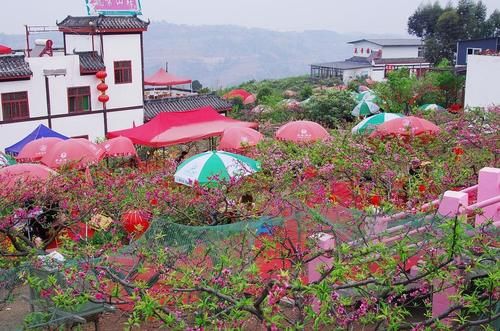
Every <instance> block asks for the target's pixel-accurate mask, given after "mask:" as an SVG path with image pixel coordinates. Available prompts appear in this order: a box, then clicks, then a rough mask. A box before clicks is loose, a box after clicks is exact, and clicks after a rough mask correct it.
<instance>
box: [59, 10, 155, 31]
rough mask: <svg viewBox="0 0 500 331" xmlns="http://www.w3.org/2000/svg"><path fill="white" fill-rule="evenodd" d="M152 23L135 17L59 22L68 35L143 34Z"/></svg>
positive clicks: (86, 18) (76, 19) (87, 18)
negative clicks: (83, 33) (81, 33)
mask: <svg viewBox="0 0 500 331" xmlns="http://www.w3.org/2000/svg"><path fill="white" fill-rule="evenodd" d="M150 23H151V22H150V21H149V20H148V21H147V22H146V21H143V20H142V19H140V18H139V17H137V16H136V15H134V16H107V15H102V14H101V15H95V16H71V15H68V16H67V17H66V18H65V19H64V20H62V22H58V23H57V26H58V27H59V31H62V32H66V33H79V32H87V33H106V32H143V31H146V30H147V29H148V26H149V24H150Z"/></svg>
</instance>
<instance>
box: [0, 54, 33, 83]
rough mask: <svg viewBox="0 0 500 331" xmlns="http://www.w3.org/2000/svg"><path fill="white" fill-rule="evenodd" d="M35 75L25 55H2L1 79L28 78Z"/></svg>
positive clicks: (0, 64) (0, 63)
mask: <svg viewBox="0 0 500 331" xmlns="http://www.w3.org/2000/svg"><path fill="white" fill-rule="evenodd" d="M31 75H33V72H32V71H31V69H30V65H29V63H28V62H26V61H25V59H24V56H23V55H19V56H0V80H5V79H19V78H27V77H30V76H31Z"/></svg>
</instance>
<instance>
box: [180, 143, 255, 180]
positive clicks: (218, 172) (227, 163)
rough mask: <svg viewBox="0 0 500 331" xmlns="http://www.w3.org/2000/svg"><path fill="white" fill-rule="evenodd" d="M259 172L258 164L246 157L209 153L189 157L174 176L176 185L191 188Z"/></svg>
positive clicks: (224, 153) (220, 152) (225, 153)
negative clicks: (196, 184)
mask: <svg viewBox="0 0 500 331" xmlns="http://www.w3.org/2000/svg"><path fill="white" fill-rule="evenodd" d="M259 170H260V162H258V161H255V160H252V159H250V158H248V157H245V156H242V155H238V154H233V153H228V152H222V151H218V152H216V151H210V152H205V153H201V154H198V155H195V156H192V157H190V158H189V159H187V160H186V161H184V162H182V163H181V164H180V165H179V167H178V168H177V171H176V173H175V175H174V179H175V182H176V183H179V184H184V185H188V186H193V185H195V183H198V184H200V185H207V184H214V183H217V182H218V181H229V180H230V179H231V178H241V177H244V176H248V175H251V174H253V173H255V172H257V171H259Z"/></svg>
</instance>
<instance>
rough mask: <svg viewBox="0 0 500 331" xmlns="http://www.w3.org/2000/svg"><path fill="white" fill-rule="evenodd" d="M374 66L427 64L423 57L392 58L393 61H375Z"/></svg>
mask: <svg viewBox="0 0 500 331" xmlns="http://www.w3.org/2000/svg"><path fill="white" fill-rule="evenodd" d="M374 62H375V64H405V63H417V64H418V63H429V61H427V60H426V59H424V58H423V57H410V58H394V59H375V60H374Z"/></svg>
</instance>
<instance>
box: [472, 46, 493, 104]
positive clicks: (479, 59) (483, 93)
mask: <svg viewBox="0 0 500 331" xmlns="http://www.w3.org/2000/svg"><path fill="white" fill-rule="evenodd" d="M499 54H500V53H499ZM499 77H500V56H498V55H469V56H468V57H467V76H466V81H465V106H466V107H489V106H493V105H500V85H499Z"/></svg>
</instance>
